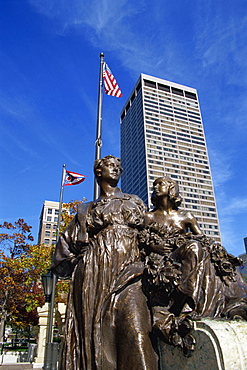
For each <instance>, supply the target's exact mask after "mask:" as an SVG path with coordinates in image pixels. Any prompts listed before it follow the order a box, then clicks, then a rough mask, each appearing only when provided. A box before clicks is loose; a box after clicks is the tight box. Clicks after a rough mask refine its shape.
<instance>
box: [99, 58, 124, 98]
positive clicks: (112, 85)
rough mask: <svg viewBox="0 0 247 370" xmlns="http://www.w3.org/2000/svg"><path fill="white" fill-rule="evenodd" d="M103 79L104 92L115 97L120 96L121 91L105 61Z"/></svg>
mask: <svg viewBox="0 0 247 370" xmlns="http://www.w3.org/2000/svg"><path fill="white" fill-rule="evenodd" d="M103 79H104V88H105V93H106V94H107V95H112V96H116V97H117V98H120V97H121V96H122V92H121V90H120V88H119V86H118V84H117V81H116V79H115V77H114V76H113V74H112V72H111V70H110V68H109V67H108V65H107V64H106V62H104V64H103Z"/></svg>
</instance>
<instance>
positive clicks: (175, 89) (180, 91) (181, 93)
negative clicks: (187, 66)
mask: <svg viewBox="0 0 247 370" xmlns="http://www.w3.org/2000/svg"><path fill="white" fill-rule="evenodd" d="M172 93H173V94H176V95H181V96H183V95H184V92H183V90H181V89H177V88H176V87H172Z"/></svg>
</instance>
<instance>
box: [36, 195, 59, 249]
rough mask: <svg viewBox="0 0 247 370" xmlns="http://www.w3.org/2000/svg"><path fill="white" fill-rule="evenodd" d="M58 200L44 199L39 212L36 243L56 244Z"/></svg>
mask: <svg viewBox="0 0 247 370" xmlns="http://www.w3.org/2000/svg"><path fill="white" fill-rule="evenodd" d="M58 213H59V202H53V201H51V200H45V201H44V204H43V207H42V211H41V214H40V223H39V235H38V244H42V243H44V244H46V245H52V244H56V238H57V222H58Z"/></svg>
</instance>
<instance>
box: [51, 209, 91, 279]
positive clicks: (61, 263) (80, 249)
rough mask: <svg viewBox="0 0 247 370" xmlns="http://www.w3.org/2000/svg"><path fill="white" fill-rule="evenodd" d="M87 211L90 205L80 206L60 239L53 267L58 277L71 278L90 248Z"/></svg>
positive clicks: (52, 269)
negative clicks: (83, 255)
mask: <svg viewBox="0 0 247 370" xmlns="http://www.w3.org/2000/svg"><path fill="white" fill-rule="evenodd" d="M87 209H88V204H83V205H79V206H78V212H77V214H76V216H75V217H74V219H73V220H72V221H71V223H70V224H69V226H68V227H67V228H66V230H65V231H64V232H63V233H62V234H61V236H60V237H59V240H58V242H57V245H56V249H55V253H54V256H53V263H52V267H51V271H52V272H53V273H54V274H55V275H57V276H58V277H64V278H66V277H70V276H71V274H72V272H73V270H74V268H75V266H76V265H77V263H78V261H79V259H80V258H81V255H82V254H83V253H84V252H85V250H87V248H88V244H89V241H88V233H87V230H86V214H87Z"/></svg>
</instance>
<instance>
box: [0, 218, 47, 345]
mask: <svg viewBox="0 0 247 370" xmlns="http://www.w3.org/2000/svg"><path fill="white" fill-rule="evenodd" d="M0 228H1V231H3V232H2V233H0V246H1V250H0V317H1V321H0V341H2V336H3V331H4V324H5V323H8V324H11V325H12V326H13V327H16V328H23V327H25V326H27V325H35V324H37V320H38V316H37V310H36V308H37V307H38V306H40V305H42V304H43V303H44V297H43V289H42V286H41V285H40V274H41V273H43V272H44V271H45V270H46V269H47V268H48V266H49V265H50V261H51V253H52V251H51V247H46V248H42V246H34V245H31V244H29V243H30V242H31V241H33V236H32V235H31V226H29V225H27V223H26V222H25V221H24V220H23V219H19V220H18V221H16V222H15V223H14V224H12V223H10V222H4V223H3V224H2V225H0Z"/></svg>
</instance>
